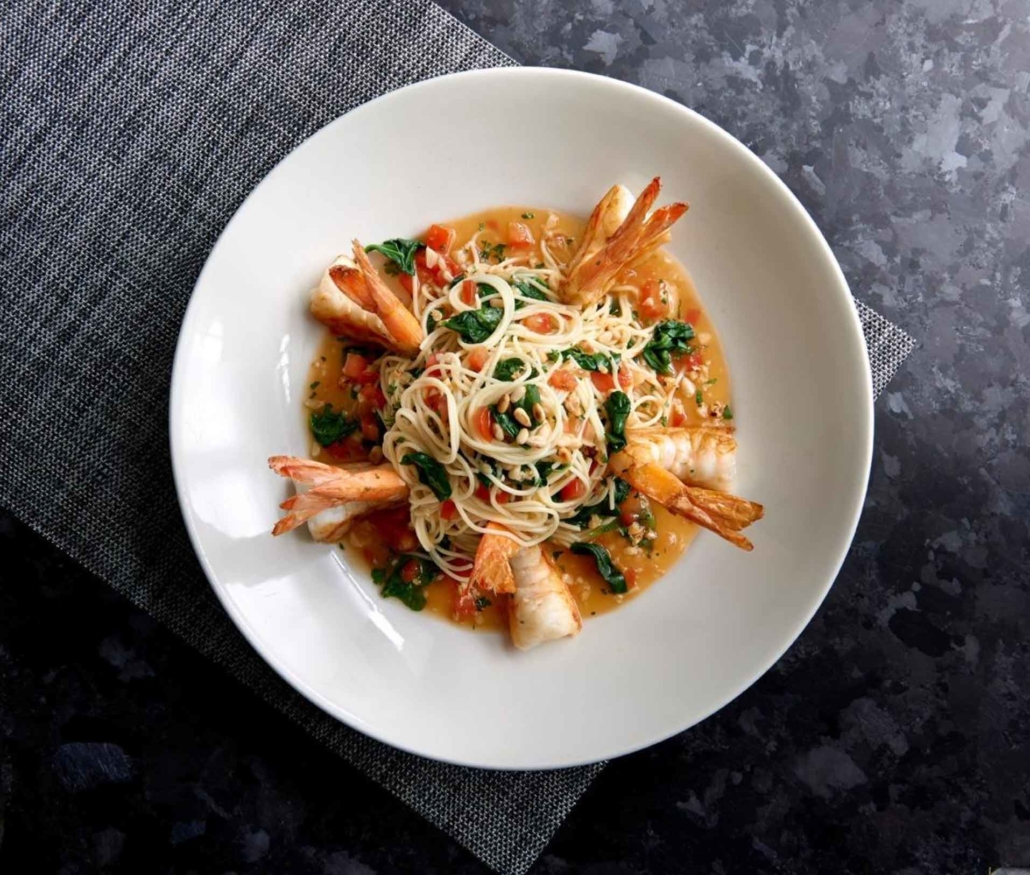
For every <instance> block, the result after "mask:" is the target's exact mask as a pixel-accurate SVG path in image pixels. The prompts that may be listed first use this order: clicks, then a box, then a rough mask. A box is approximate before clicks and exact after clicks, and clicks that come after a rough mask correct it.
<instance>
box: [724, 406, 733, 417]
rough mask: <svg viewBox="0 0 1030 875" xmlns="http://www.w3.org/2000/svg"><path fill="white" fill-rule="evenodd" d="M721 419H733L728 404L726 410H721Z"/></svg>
mask: <svg viewBox="0 0 1030 875" xmlns="http://www.w3.org/2000/svg"><path fill="white" fill-rule="evenodd" d="M722 418H723V419H733V411H732V410H730V405H729V404H727V405H726V409H725V410H723V412H722Z"/></svg>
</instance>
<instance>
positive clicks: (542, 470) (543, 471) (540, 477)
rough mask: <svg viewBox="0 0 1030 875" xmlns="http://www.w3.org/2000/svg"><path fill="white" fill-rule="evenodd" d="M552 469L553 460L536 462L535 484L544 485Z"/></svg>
mask: <svg viewBox="0 0 1030 875" xmlns="http://www.w3.org/2000/svg"><path fill="white" fill-rule="evenodd" d="M553 470H554V462H537V463H536V480H537V483H536V485H537V486H546V485H547V478H548V477H550V476H551V471H553Z"/></svg>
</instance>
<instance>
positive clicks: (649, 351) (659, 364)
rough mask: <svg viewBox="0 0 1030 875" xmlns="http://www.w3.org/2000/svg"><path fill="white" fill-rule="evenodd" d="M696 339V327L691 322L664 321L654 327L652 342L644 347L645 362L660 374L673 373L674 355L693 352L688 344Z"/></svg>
mask: <svg viewBox="0 0 1030 875" xmlns="http://www.w3.org/2000/svg"><path fill="white" fill-rule="evenodd" d="M693 339H694V326H692V325H691V324H690V323H689V322H677V321H676V320H675V319H664V320H662V321H661V322H659V323H658V324H657V325H656V326H655V327H654V333H653V334H652V335H651V341H650V342H649V343H648V344H647V346H645V347H644V353H643V355H644V361H645V362H647V364H648V365H649V366H650V367H651V368H653V369H654V371H655V372H656V373H659V374H671V373H672V357H673V355H677V356H680V355H686V354H688V353H690V352H693V350H692V349H691V347H690V346H689V344H688V342H689V341H691V340H693Z"/></svg>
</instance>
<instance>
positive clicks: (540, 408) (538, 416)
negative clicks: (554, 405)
mask: <svg viewBox="0 0 1030 875" xmlns="http://www.w3.org/2000/svg"><path fill="white" fill-rule="evenodd" d="M533 419H535V420H536V421H537V422H543V421H544V405H543V404H541V403H540V402H539V401H538V402H537V403H536V404H534V405H533Z"/></svg>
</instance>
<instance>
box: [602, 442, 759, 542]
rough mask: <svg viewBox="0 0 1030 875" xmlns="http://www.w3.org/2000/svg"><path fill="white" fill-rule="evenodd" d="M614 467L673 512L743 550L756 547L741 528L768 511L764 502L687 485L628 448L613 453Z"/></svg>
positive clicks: (643, 491) (633, 484) (648, 495)
mask: <svg viewBox="0 0 1030 875" xmlns="http://www.w3.org/2000/svg"><path fill="white" fill-rule="evenodd" d="M612 469H613V470H614V471H615V472H616V473H618V474H619V476H620V477H622V478H623V479H625V480H626V481H627V482H628V483H629V484H630V485H631V486H632V487H633V488H634V489H636V490H637V491H638V492H642V493H644V495H646V496H647V497H648V498H653V499H654V500H655V501H657V502H658V503H659V504H661V505H664V506H665V507H666V508H667V509H668V510H671V511H672V512H673V513H675V514H679V515H680V516H682V517H685V518H686V519H688V520H690V521H691V522H694V523H697V524H698V525H699V526H701V527H702V528H706V529H708V530H709V531H711V532H715V534H717V535H719V537H721V538H725V539H726V540H727V541H729V542H730V543H731V544H734V545H735V546H737V547H740V548H741V549H742V550H752V549H754V545H753V544H752V543H751V542H750V541H749V540H748V539H747V538H745V537H744V536H743V535H742V534H740V530H741V529H744V528H747V527H748V526H749V525H751V523H753V522H754V521H755V520H760V519H761V518H762V517H763V516H764V515H765V510H764V508H763V507H762V505H760V504H757V503H755V502H753V501H748V500H747V499H746V498H739V497H737V496H736V495H729V494H727V493H725V492H716V491H715V490H714V489H704V488H702V487H700V486H688V485H687V484H686V483H684V482H683V481H682V480H680V479H679V478H678V477H677V476H676V475H675V474H673V473H672V472H671V471H668V470H666V469H665V468H664V467H662V465H661V464H660V463H659V462H656V461H652V460H648V459H647V457H646V455H645V456H644V458H643V459H641V458H636V459H635V458H634V457H633V455H632V454H631V453H629V452H627V451H625V450H624V451H623V452H620V453H616V454H615V455H614V456H613V457H612Z"/></svg>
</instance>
